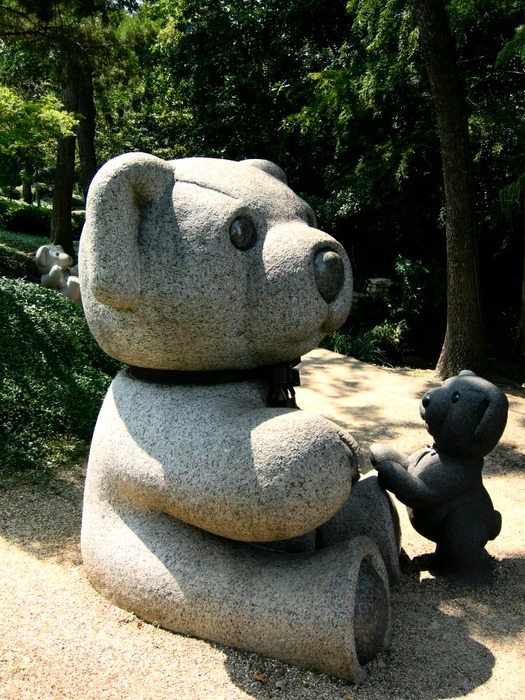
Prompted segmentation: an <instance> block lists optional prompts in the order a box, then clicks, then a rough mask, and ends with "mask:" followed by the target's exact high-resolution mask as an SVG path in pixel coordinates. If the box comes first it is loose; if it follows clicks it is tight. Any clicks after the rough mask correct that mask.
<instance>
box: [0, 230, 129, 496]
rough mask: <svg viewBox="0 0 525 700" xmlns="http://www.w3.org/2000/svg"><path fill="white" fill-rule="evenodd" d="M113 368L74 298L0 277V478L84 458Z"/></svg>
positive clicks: (35, 473)
mask: <svg viewBox="0 0 525 700" xmlns="http://www.w3.org/2000/svg"><path fill="white" fill-rule="evenodd" d="M2 240H3V241H5V238H3V239H2ZM32 243H34V241H33V242H32ZM18 244H19V245H20V246H22V247H23V246H24V245H26V244H27V245H29V242H28V241H24V242H23V243H21V242H20V241H18ZM2 245H6V246H7V247H8V248H9V250H10V251H16V248H15V247H11V246H9V245H7V244H6V243H5V242H3V243H2ZM13 255H14V252H13ZM15 257H16V256H15ZM119 367H120V365H119V364H118V363H117V362H116V361H114V360H112V359H111V358H109V357H108V356H107V355H105V354H104V353H103V352H102V350H101V349H100V348H99V347H98V345H97V344H96V342H95V340H94V339H93V337H92V335H91V333H90V331H89V328H88V326H87V323H86V321H85V318H84V315H83V313H82V310H81V309H80V308H79V307H77V306H76V305H75V304H72V303H71V302H70V301H69V300H67V299H66V298H65V297H63V296H62V295H61V294H58V293H57V292H55V291H52V290H49V289H45V288H44V287H41V286H40V285H39V284H34V283H32V282H29V281H27V280H26V279H12V278H11V279H10V278H8V277H5V276H4V277H2V278H0V373H1V377H0V379H1V381H0V418H1V420H0V484H3V485H4V486H6V485H9V484H11V483H12V482H13V480H15V481H16V479H17V478H18V477H19V476H21V475H23V476H24V478H28V477H29V478H30V479H31V480H34V481H38V480H41V479H45V476H46V473H47V472H48V471H49V470H50V469H53V467H63V466H64V464H67V463H68V462H71V461H75V460H76V461H78V459H80V458H81V457H82V455H84V456H85V454H86V452H87V447H88V444H89V440H90V438H91V434H92V431H93V427H94V425H95V421H96V418H97V415H98V411H99V409H100V405H101V402H102V399H103V397H104V394H105V392H106V390H107V388H108V385H109V383H110V381H111V379H112V378H113V376H114V375H115V374H116V372H117V371H118V369H119ZM17 475H18V476H17Z"/></svg>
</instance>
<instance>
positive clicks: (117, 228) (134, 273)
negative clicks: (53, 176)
mask: <svg viewBox="0 0 525 700" xmlns="http://www.w3.org/2000/svg"><path fill="white" fill-rule="evenodd" d="M174 180H175V174H174V169H173V165H172V164H171V165H170V164H169V163H167V162H166V161H164V160H161V159H160V158H156V157H155V156H151V155H148V154H146V153H127V154H126V155H123V156H118V157H117V158H113V159H112V160H110V161H109V162H108V163H106V164H105V165H104V166H103V167H102V168H101V169H100V170H99V171H98V173H97V174H96V176H95V177H94V179H93V182H92V183H91V186H90V188H89V195H88V201H87V206H86V231H89V235H90V236H91V240H90V244H89V252H88V253H87V255H88V257H89V259H88V260H86V261H84V264H85V265H86V266H87V267H88V268H89V270H90V286H91V291H92V293H93V295H94V297H95V298H96V299H97V300H98V301H99V302H100V303H101V304H105V305H106V306H113V307H115V308H120V309H132V308H134V307H135V306H136V305H137V303H138V297H139V293H140V257H139V248H138V235H139V227H140V217H141V210H142V208H143V207H144V206H146V205H148V204H151V203H152V202H154V201H155V200H157V199H159V198H160V197H162V196H163V195H164V194H165V192H166V190H167V189H168V188H170V189H173V183H174Z"/></svg>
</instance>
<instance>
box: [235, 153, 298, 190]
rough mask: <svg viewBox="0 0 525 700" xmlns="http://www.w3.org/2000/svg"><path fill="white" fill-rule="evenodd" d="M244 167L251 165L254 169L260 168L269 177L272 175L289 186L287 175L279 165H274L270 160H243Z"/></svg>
mask: <svg viewBox="0 0 525 700" xmlns="http://www.w3.org/2000/svg"><path fill="white" fill-rule="evenodd" d="M241 163H242V164H243V165H251V166H252V167H253V168H259V170H264V172H265V173H268V175H272V176H273V177H275V178H276V179H277V180H280V181H281V182H282V183H284V184H285V185H287V184H288V180H287V178H286V173H285V172H284V170H282V169H281V168H280V167H279V166H278V165H276V164H275V163H272V162H271V161H270V160H262V159H261V158H250V159H247V160H241Z"/></svg>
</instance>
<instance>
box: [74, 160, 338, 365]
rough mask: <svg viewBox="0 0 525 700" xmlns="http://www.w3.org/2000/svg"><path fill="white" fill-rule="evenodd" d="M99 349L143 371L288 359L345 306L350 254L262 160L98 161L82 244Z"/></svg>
mask: <svg viewBox="0 0 525 700" xmlns="http://www.w3.org/2000/svg"><path fill="white" fill-rule="evenodd" d="M79 260H80V265H79V267H80V280H81V287H82V298H83V302H84V310H85V313H86V318H87V320H88V323H89V326H90V328H91V331H92V333H93V335H94V336H95V338H96V339H97V341H98V342H99V344H100V345H101V347H102V348H103V349H104V350H105V351H106V352H107V353H108V354H110V355H112V356H113V357H116V358H117V359H119V360H121V361H123V362H126V363H128V364H133V365H137V366H140V367H147V368H152V369H175V370H211V369H213V370H216V369H245V368H251V367H258V366H263V365H268V364H274V363H277V362H284V361H288V360H292V359H294V358H297V357H299V356H300V355H301V354H303V353H305V352H308V351H309V350H311V349H312V348H314V347H316V346H317V345H318V343H319V341H320V340H321V339H322V338H323V337H324V336H325V335H326V334H327V333H329V332H331V331H333V330H335V329H337V328H338V327H339V326H340V325H341V324H342V323H343V321H344V320H345V318H346V316H347V315H348V312H349V308H350V301H351V290H352V272H351V268H350V263H349V260H348V257H347V255H346V253H345V251H344V249H343V248H342V246H341V245H340V244H339V243H337V241H335V240H334V239H333V238H332V237H331V236H329V235H328V234H326V233H323V232H322V231H320V230H319V229H318V228H317V227H316V222H315V216H314V214H313V212H312V210H311V208H310V207H309V206H308V204H307V203H306V202H304V201H303V200H302V199H301V198H300V197H298V196H297V195H296V194H294V193H293V192H292V190H291V189H290V188H289V187H288V186H287V184H286V177H285V175H284V173H283V172H282V170H281V169H280V168H279V167H278V166H276V165H274V164H272V163H269V162H268V161H262V160H248V161H241V162H234V161H229V160H221V159H211V158H185V159H182V160H176V161H163V160H161V159H159V158H156V157H154V156H150V155H146V154H141V153H133V154H127V155H124V156H119V157H118V158H115V159H113V160H112V161H110V162H109V163H106V165H105V166H104V167H103V168H101V170H100V171H99V172H98V173H97V175H96V177H95V179H94V180H93V183H92V185H91V188H90V193H89V197H88V203H87V212H86V226H85V228H84V231H83V233H82V237H81V242H80V253H79Z"/></svg>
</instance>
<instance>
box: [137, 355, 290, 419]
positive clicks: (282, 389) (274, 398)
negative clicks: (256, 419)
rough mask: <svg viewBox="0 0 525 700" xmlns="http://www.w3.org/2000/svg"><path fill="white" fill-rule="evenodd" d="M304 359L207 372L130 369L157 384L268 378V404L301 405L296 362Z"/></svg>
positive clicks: (243, 380)
mask: <svg viewBox="0 0 525 700" xmlns="http://www.w3.org/2000/svg"><path fill="white" fill-rule="evenodd" d="M300 361H301V359H300V358H299V359H297V360H293V361H292V362H280V363H278V364H275V365H267V366H266V367H254V368H252V369H225V370H210V371H207V370H203V371H199V372H196V371H187V372H186V371H179V370H173V369H147V368H146V367H134V366H130V367H129V368H128V373H129V375H130V376H131V377H133V378H134V379H140V380H142V381H145V382H153V383H156V384H179V385H192V384H194V385H199V384H200V385H204V386H210V385H213V384H230V383H232V382H245V381H254V380H263V381H266V382H267V383H268V384H269V385H270V387H269V390H268V394H267V397H266V405H267V406H268V407H270V408H297V404H296V403H295V390H294V387H296V386H299V385H300V383H301V381H300V378H299V370H298V369H296V367H295V366H296V365H298V364H299V362H300Z"/></svg>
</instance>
